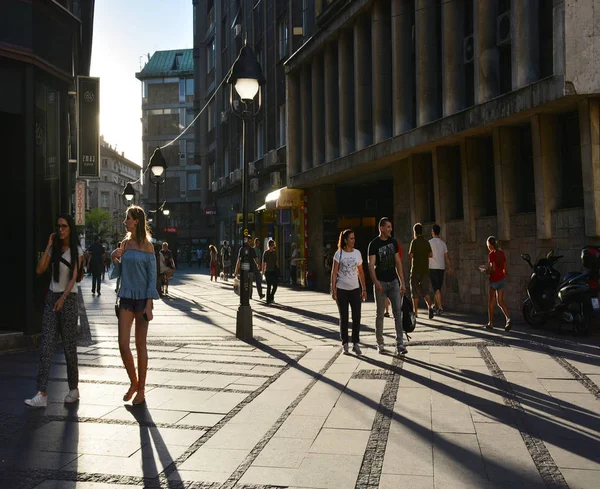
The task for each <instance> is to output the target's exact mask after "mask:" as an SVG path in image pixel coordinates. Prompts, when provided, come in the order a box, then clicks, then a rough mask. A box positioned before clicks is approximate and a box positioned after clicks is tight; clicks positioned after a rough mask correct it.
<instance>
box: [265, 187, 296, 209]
mask: <svg viewBox="0 0 600 489" xmlns="http://www.w3.org/2000/svg"><path fill="white" fill-rule="evenodd" d="M303 202H304V190H299V189H295V188H287V187H282V188H280V189H277V190H274V191H273V192H271V193H269V194H267V197H266V199H265V206H266V208H267V209H286V208H289V207H298V206H301V205H302V204H303Z"/></svg>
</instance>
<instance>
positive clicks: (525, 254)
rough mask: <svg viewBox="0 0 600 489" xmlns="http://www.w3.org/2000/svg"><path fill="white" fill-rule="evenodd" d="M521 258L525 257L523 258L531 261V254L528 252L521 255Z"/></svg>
mask: <svg viewBox="0 0 600 489" xmlns="http://www.w3.org/2000/svg"><path fill="white" fill-rule="evenodd" d="M521 258H523V260H525V261H531V256H529V255H528V254H527V253H524V254H523V255H521Z"/></svg>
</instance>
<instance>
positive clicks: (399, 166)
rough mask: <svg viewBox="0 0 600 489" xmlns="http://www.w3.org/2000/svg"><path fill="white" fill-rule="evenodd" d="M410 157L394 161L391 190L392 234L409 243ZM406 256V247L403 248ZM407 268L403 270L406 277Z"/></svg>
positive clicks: (412, 206) (410, 228)
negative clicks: (392, 196) (392, 199)
mask: <svg viewBox="0 0 600 489" xmlns="http://www.w3.org/2000/svg"><path fill="white" fill-rule="evenodd" d="M411 166H412V158H410V157H409V158H405V159H403V160H400V161H398V162H397V163H394V166H393V167H392V175H393V192H394V217H393V219H394V222H393V226H394V236H396V238H397V239H398V240H399V241H400V242H401V243H404V245H403V247H404V246H406V243H409V242H410V240H411V239H412V226H413V224H414V220H413V219H414V205H412V200H411V195H412V192H411V187H412V170H411ZM405 249H406V251H405V252H404V256H407V252H408V248H405ZM408 275H409V270H406V269H405V270H404V276H405V278H407V279H408Z"/></svg>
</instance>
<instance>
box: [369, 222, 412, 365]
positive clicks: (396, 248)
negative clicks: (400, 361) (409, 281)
mask: <svg viewBox="0 0 600 489" xmlns="http://www.w3.org/2000/svg"><path fill="white" fill-rule="evenodd" d="M367 256H368V257H369V274H370V276H371V280H372V281H373V287H374V289H375V302H376V304H377V315H376V317H375V338H376V340H377V348H378V350H379V353H385V351H386V350H385V345H384V340H383V314H384V311H385V299H386V298H388V299H389V300H390V303H391V305H392V311H393V312H394V326H395V329H396V353H397V354H398V355H404V354H406V353H407V350H406V347H405V346H404V338H403V337H402V335H403V330H402V294H404V292H405V290H406V288H405V285H404V284H405V282H404V269H403V268H402V247H401V246H400V244H399V243H398V241H396V239H395V238H392V221H390V220H389V219H388V218H387V217H382V218H381V219H380V220H379V236H377V237H376V238H375V239H374V240H373V241H371V242H370V243H369V248H368V251H367ZM398 280H400V282H398Z"/></svg>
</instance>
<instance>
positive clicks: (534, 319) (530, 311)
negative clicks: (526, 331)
mask: <svg viewBox="0 0 600 489" xmlns="http://www.w3.org/2000/svg"><path fill="white" fill-rule="evenodd" d="M523 318H524V319H525V321H526V322H527V324H529V326H532V327H534V328H539V327H541V326H543V325H544V324H545V323H546V317H545V316H543V315H541V314H535V307H534V306H533V302H531V300H530V299H527V300H526V301H525V302H524V303H523Z"/></svg>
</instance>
